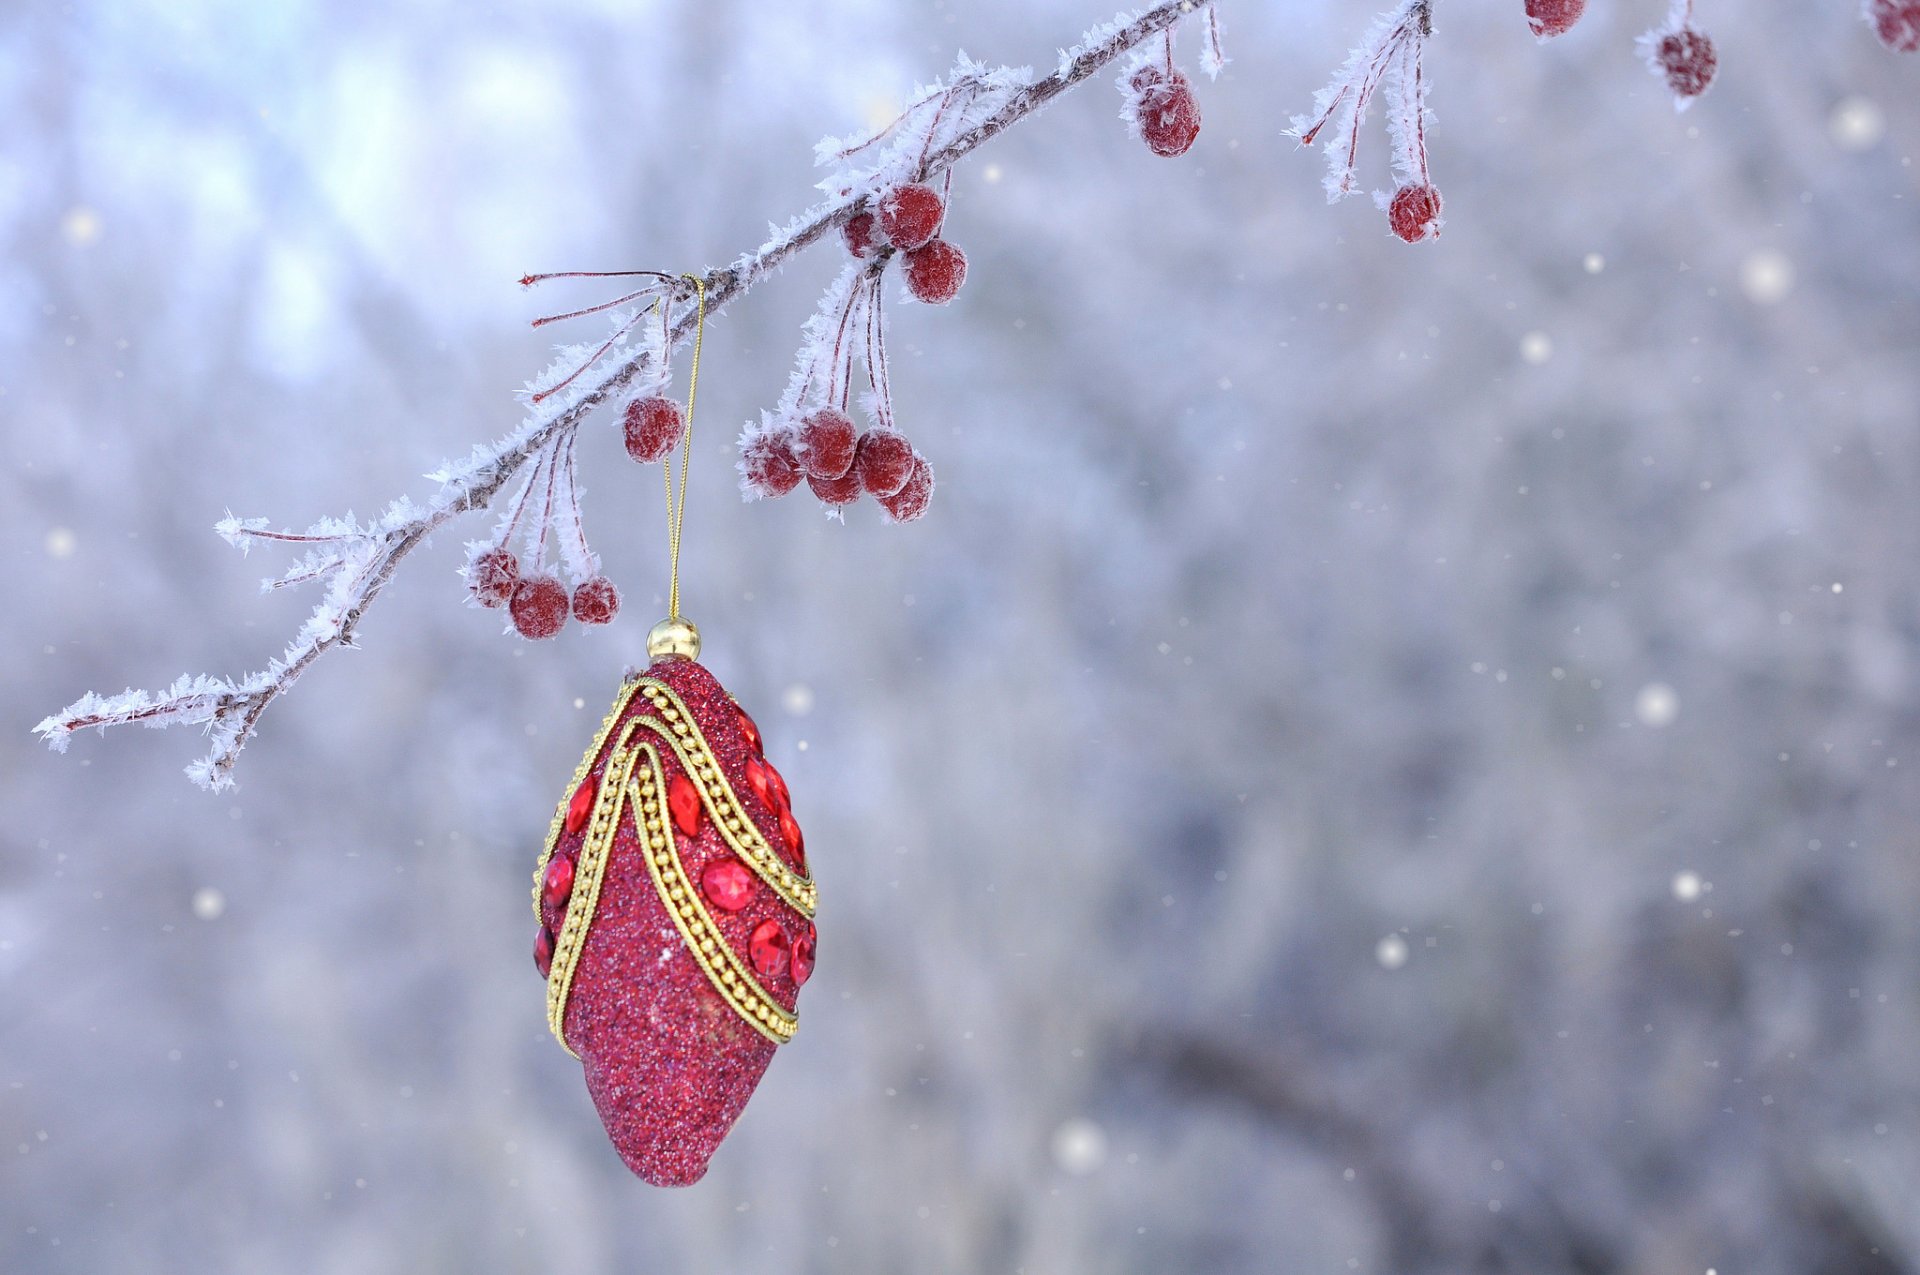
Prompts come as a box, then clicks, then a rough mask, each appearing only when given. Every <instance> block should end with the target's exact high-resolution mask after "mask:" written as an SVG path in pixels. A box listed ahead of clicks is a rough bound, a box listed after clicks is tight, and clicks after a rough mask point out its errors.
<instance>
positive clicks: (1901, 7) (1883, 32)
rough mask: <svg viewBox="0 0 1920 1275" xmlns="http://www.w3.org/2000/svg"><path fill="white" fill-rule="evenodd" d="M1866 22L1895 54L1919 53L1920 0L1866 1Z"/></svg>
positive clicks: (1881, 41)
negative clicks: (1870, 24) (1869, 23)
mask: <svg viewBox="0 0 1920 1275" xmlns="http://www.w3.org/2000/svg"><path fill="white" fill-rule="evenodd" d="M1867 21H1869V22H1871V23H1872V24H1873V33H1874V34H1875V35H1877V36H1879V37H1880V43H1882V44H1884V45H1886V46H1887V47H1888V48H1889V49H1892V50H1893V51H1894V52H1895V53H1915V52H1920V0H1867Z"/></svg>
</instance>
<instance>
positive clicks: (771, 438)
mask: <svg viewBox="0 0 1920 1275" xmlns="http://www.w3.org/2000/svg"><path fill="white" fill-rule="evenodd" d="M804 476H805V475H804V474H803V473H802V472H801V469H800V458H799V456H797V455H796V454H795V453H794V448H793V435H792V434H791V433H786V432H780V433H767V434H759V435H756V436H755V437H753V438H752V439H749V440H748V442H747V445H746V446H745V447H743V448H741V450H740V479H741V483H742V485H743V486H744V487H745V488H746V490H747V492H748V494H749V495H751V496H754V497H756V498H764V497H768V496H784V495H786V494H787V493H788V492H790V491H792V490H793V489H794V488H795V487H798V486H799V485H800V479H801V478H802V477H804Z"/></svg>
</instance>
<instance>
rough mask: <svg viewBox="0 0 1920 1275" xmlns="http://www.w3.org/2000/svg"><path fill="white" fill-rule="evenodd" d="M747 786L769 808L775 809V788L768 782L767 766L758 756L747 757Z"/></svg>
mask: <svg viewBox="0 0 1920 1275" xmlns="http://www.w3.org/2000/svg"><path fill="white" fill-rule="evenodd" d="M747 787H749V788H751V789H753V795H754V796H756V797H758V798H759V799H760V803H761V804H762V805H764V806H765V807H766V808H767V809H769V810H771V809H773V789H772V788H771V787H769V786H768V784H767V768H766V766H765V764H764V763H762V762H761V760H760V759H759V758H758V757H749V758H747Z"/></svg>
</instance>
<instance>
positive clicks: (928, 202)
mask: <svg viewBox="0 0 1920 1275" xmlns="http://www.w3.org/2000/svg"><path fill="white" fill-rule="evenodd" d="M946 215H947V206H946V205H945V204H944V203H942V202H941V200H940V192H939V191H937V190H935V189H934V188H933V187H931V186H928V185H926V184H925V183H924V182H909V183H908V184H907V185H905V186H896V187H895V188H894V189H892V190H890V191H888V192H887V194H886V197H885V198H883V199H882V200H881V201H880V231H881V233H882V234H884V235H886V237H887V242H888V243H890V244H892V245H893V246H894V247H896V248H898V249H900V251H902V252H912V251H913V250H914V249H915V248H918V247H919V246H920V245H921V244H923V243H925V242H926V241H927V240H929V239H931V238H933V237H934V236H935V235H936V234H939V233H940V219H941V218H942V217H944V216H946Z"/></svg>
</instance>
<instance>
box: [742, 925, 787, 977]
mask: <svg viewBox="0 0 1920 1275" xmlns="http://www.w3.org/2000/svg"><path fill="white" fill-rule="evenodd" d="M747 959H748V960H749V961H752V962H753V968H754V972H755V973H757V974H759V975H760V977H761V978H779V977H780V976H781V975H782V974H784V973H786V972H787V934H786V931H785V930H782V929H781V928H780V922H778V921H762V922H760V924H758V925H756V926H754V927H753V933H752V934H751V935H749V936H748V938H747Z"/></svg>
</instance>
